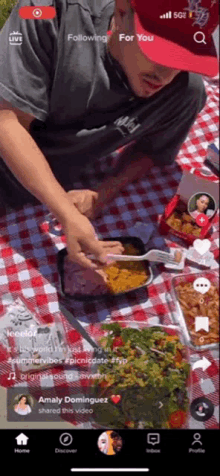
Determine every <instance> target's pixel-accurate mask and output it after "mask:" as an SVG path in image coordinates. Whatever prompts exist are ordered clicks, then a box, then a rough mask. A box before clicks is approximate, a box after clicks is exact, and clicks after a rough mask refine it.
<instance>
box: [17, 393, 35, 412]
mask: <svg viewBox="0 0 220 476" xmlns="http://www.w3.org/2000/svg"><path fill="white" fill-rule="evenodd" d="M14 411H15V412H16V413H17V414H18V415H29V413H31V412H32V409H31V402H30V397H29V396H28V395H18V396H17V397H16V398H15V405H14Z"/></svg>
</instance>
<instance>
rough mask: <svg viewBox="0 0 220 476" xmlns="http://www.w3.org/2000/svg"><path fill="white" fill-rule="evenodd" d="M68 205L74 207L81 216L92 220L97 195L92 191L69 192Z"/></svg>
mask: <svg viewBox="0 0 220 476" xmlns="http://www.w3.org/2000/svg"><path fill="white" fill-rule="evenodd" d="M67 196H68V198H69V200H70V203H71V204H73V205H75V207H76V208H77V209H78V210H79V212H80V213H82V215H85V216H86V217H87V218H90V219H92V218H94V209H95V204H96V201H97V199H98V193H97V192H94V191H92V190H70V192H68V194H67Z"/></svg>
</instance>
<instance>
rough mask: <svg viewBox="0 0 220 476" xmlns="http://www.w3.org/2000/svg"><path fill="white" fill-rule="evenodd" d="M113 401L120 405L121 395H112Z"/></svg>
mask: <svg viewBox="0 0 220 476" xmlns="http://www.w3.org/2000/svg"><path fill="white" fill-rule="evenodd" d="M111 400H112V401H113V403H118V402H120V400H121V395H112V396H111Z"/></svg>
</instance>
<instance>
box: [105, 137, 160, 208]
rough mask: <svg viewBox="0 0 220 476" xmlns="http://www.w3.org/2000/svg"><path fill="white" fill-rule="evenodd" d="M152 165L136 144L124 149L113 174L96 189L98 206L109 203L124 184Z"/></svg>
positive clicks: (137, 178) (144, 173)
mask: <svg viewBox="0 0 220 476" xmlns="http://www.w3.org/2000/svg"><path fill="white" fill-rule="evenodd" d="M152 166H153V161H152V160H151V159H149V158H148V157H146V155H145V154H143V152H141V151H139V150H138V145H136V144H135V145H133V146H131V147H129V148H128V149H126V150H125V151H124V153H122V156H121V157H120V159H119V162H118V164H117V166H116V167H115V169H114V170H113V173H114V175H113V176H111V177H109V178H108V179H106V180H105V181H104V182H103V183H102V184H101V185H100V186H99V187H98V188H97V189H96V192H98V194H99V199H98V206H99V204H101V203H103V204H104V205H105V204H107V203H109V202H110V201H111V200H112V199H113V198H114V197H115V196H116V195H117V194H118V193H119V192H120V190H122V189H123V188H124V187H125V186H126V185H128V184H129V183H132V182H135V181H136V180H139V179H141V178H143V177H144V176H145V175H146V174H147V173H148V171H149V170H150V169H151V167H152Z"/></svg>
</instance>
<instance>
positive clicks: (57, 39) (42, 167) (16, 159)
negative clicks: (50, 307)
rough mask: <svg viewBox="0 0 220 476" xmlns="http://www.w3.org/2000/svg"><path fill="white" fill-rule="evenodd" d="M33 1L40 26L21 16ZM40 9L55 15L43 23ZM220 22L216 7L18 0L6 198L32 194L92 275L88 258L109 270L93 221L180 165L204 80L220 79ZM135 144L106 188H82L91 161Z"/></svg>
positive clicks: (0, 86)
mask: <svg viewBox="0 0 220 476" xmlns="http://www.w3.org/2000/svg"><path fill="white" fill-rule="evenodd" d="M28 3H29V8H30V9H32V10H33V9H35V11H36V8H37V10H38V18H36V15H35V17H34V16H33V18H32V17H31V16H30V17H28V18H29V19H25V18H24V17H22V14H21V10H20V9H21V8H22V7H23V6H24V5H25V6H27V4H28ZM41 6H44V7H46V6H50V7H51V6H54V7H55V9H56V16H55V17H54V16H53V18H47V19H45V20H44V19H43V17H42V16H40V13H39V10H40V7H41ZM32 10H31V11H30V12H32ZM30 15H31V13H30ZM217 22H218V5H217V2H216V1H213V0H169V1H168V0H166V1H164V0H154V1H153V2H148V1H147V0H116V1H115V2H114V0H100V1H95V0H42V1H41V0H31V1H30V2H28V1H27V0H20V1H19V2H18V4H17V5H16V7H15V8H14V10H13V12H12V14H11V16H10V18H9V20H8V21H7V22H6V24H5V25H4V28H3V30H2V32H1V35H0V47H1V50H0V104H1V106H0V155H1V157H2V159H0V170H1V177H0V194H1V196H2V200H3V201H4V202H5V203H9V204H10V205H11V206H14V205H18V204H24V203H26V202H28V201H30V200H31V199H32V197H35V198H36V199H37V200H38V201H40V202H42V203H44V204H45V205H46V206H47V207H48V208H49V209H50V210H51V211H52V212H53V214H54V215H55V216H56V217H57V219H58V220H59V221H60V222H61V224H62V225H63V229H64V232H65V234H66V238H67V245H68V251H69V256H70V258H71V259H72V260H73V261H75V262H78V263H80V264H81V265H83V266H85V267H91V266H93V264H92V262H91V261H90V260H89V259H88V257H87V254H88V252H90V253H93V254H94V255H95V256H96V258H97V260H98V261H99V262H100V263H104V262H105V260H106V249H105V248H104V247H103V246H104V245H103V243H102V242H100V241H98V240H97V239H96V238H95V235H94V229H93V227H92V225H91V223H90V221H89V219H88V218H92V217H94V216H97V215H98V213H100V211H101V210H102V209H103V206H104V205H105V204H106V203H108V202H109V201H110V200H111V199H112V198H113V197H114V196H115V194H117V193H118V191H119V190H120V189H121V188H122V187H124V186H125V185H126V184H128V183H129V182H131V181H133V180H136V179H138V178H140V177H143V176H144V175H146V174H147V172H148V171H149V170H150V169H151V167H152V166H153V165H158V166H163V165H164V164H170V163H172V162H173V160H174V159H175V156H176V155H177V153H178V151H179V148H180V147H181V145H182V143H183V141H184V140H185V138H186V136H187V134H188V132H189V130H190V128H191V126H192V124H193V123H194V121H195V119H196V117H197V114H198V113H199V112H200V111H201V109H202V108H203V107H204V104H205V98H206V96H205V90H204V86H203V82H202V78H201V76H200V75H207V76H215V75H216V74H217V72H218V67H217V59H216V53H215V48H214V44H213V40H212V33H213V31H214V30H215V27H216V26H217ZM196 73H197V74H196ZM128 144H129V146H128V147H127V148H126V150H125V151H124V153H123V154H122V157H121V160H120V163H119V164H118V166H117V167H116V169H115V170H113V177H110V178H109V179H108V180H107V181H105V182H104V183H103V184H102V185H101V186H100V187H99V189H98V190H96V191H95V190H93V191H91V190H80V191H79V190H74V182H76V180H77V177H78V176H79V174H80V173H81V171H82V170H83V168H84V167H85V165H86V163H88V162H89V163H91V162H92V161H94V160H95V159H96V158H101V157H103V156H105V155H107V154H109V153H110V152H113V151H114V150H116V149H117V148H119V147H122V146H124V145H128Z"/></svg>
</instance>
